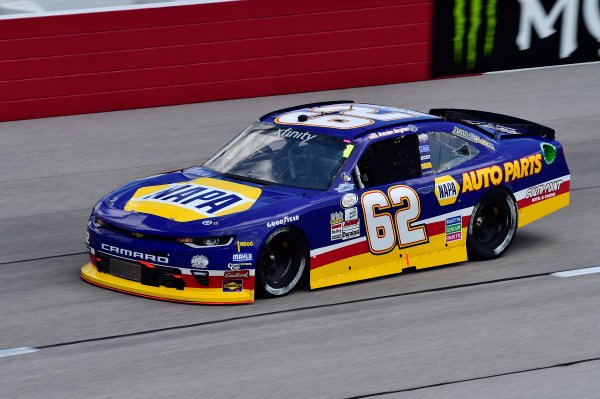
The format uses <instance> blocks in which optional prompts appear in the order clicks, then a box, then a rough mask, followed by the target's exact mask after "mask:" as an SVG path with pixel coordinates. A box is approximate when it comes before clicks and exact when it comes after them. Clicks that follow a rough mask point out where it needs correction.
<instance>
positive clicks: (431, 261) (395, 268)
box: [310, 228, 467, 288]
mask: <svg viewBox="0 0 600 399" xmlns="http://www.w3.org/2000/svg"><path fill="white" fill-rule="evenodd" d="M466 235H467V228H463V229H462V239H461V240H457V241H455V242H450V243H448V246H447V247H446V235H445V234H438V235H436V236H433V237H430V242H429V243H428V244H423V245H417V246H414V247H409V248H402V250H399V249H398V248H395V249H394V250H393V251H391V252H389V253H387V254H384V255H373V254H371V253H370V252H369V253H365V254H361V255H356V256H353V257H350V258H347V259H343V260H340V261H337V262H332V263H330V264H328V265H325V266H321V267H318V268H316V269H313V270H311V271H310V286H311V288H321V287H327V286H330V285H336V284H344V283H349V282H352V281H358V280H365V279H369V278H374V277H381V276H387V275H390V274H396V273H402V270H403V269H405V268H406V267H413V266H414V267H416V268H417V269H425V268H429V267H434V266H440V265H445V264H449V263H456V262H463V261H466V260H467V247H466V245H465V242H466ZM400 254H402V257H400ZM407 256H408V259H409V265H408V266H407V264H406V257H407ZM375 262H377V263H375Z"/></svg>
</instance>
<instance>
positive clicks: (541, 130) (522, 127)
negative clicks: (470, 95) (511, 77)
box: [429, 108, 555, 140]
mask: <svg viewBox="0 0 600 399" xmlns="http://www.w3.org/2000/svg"><path fill="white" fill-rule="evenodd" d="M429 113H430V114H431V115H435V116H440V117H442V118H445V119H448V120H454V121H458V122H462V123H466V124H468V125H471V126H473V127H475V128H478V130H480V131H484V133H488V134H489V132H488V131H485V130H484V129H483V128H484V127H486V128H490V129H493V130H494V138H498V136H499V134H498V133H499V132H502V133H508V134H512V135H527V136H540V137H546V138H548V139H550V140H554V135H555V132H554V129H551V128H549V127H546V126H542V125H540V124H539V123H535V122H531V121H527V120H525V119H520V118H515V117H514V116H508V115H502V114H496V113H493V112H487V111H476V110H472V109H458V108H433V109H430V110H429ZM500 137H502V136H500Z"/></svg>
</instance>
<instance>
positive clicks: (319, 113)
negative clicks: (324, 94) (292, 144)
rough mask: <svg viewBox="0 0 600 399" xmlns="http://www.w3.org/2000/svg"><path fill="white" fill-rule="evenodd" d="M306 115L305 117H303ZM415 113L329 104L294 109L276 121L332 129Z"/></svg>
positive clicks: (409, 115) (392, 119) (408, 116)
mask: <svg viewBox="0 0 600 399" xmlns="http://www.w3.org/2000/svg"><path fill="white" fill-rule="evenodd" d="M302 115H304V116H305V117H301V116H302ZM415 116H417V115H415V114H414V113H409V112H408V111H407V112H403V110H399V109H389V110H388V109H384V108H381V107H379V108H370V107H364V106H358V105H353V104H352V105H346V104H344V105H328V106H324V107H316V108H311V109H310V111H293V112H288V113H286V114H283V115H280V116H278V117H277V118H275V123H279V124H285V125H302V126H319V127H328V128H332V129H355V128H358V127H362V126H367V125H370V124H372V123H374V122H375V121H394V120H399V119H407V118H414V117H415Z"/></svg>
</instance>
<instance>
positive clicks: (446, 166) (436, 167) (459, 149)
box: [427, 132, 479, 173]
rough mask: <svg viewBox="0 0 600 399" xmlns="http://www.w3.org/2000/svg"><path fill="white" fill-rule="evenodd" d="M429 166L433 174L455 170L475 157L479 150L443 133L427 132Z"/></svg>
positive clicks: (451, 135)
mask: <svg viewBox="0 0 600 399" xmlns="http://www.w3.org/2000/svg"><path fill="white" fill-rule="evenodd" d="M427 135H428V136H429V148H430V151H431V166H432V168H433V171H434V172H435V173H438V172H444V171H446V170H450V169H453V168H456V167H457V166H459V165H460V164H462V163H464V162H466V161H468V160H469V159H471V158H473V157H475V156H477V154H479V150H478V149H477V148H476V147H475V146H474V145H472V144H470V143H469V142H467V141H466V140H463V139H462V138H460V137H457V136H455V135H453V134H449V133H444V132H429V133H427Z"/></svg>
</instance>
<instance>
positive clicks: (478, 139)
mask: <svg viewBox="0 0 600 399" xmlns="http://www.w3.org/2000/svg"><path fill="white" fill-rule="evenodd" d="M452 134H454V135H456V136H458V137H462V138H463V139H465V140H469V141H472V142H473V143H479V144H481V145H483V146H485V147H487V148H489V149H491V150H492V151H495V150H496V149H495V148H494V144H492V143H490V142H489V141H488V140H486V139H484V138H483V137H480V136H478V135H476V134H475V133H471V132H467V131H466V130H463V129H459V128H458V127H456V126H454V129H452Z"/></svg>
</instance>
